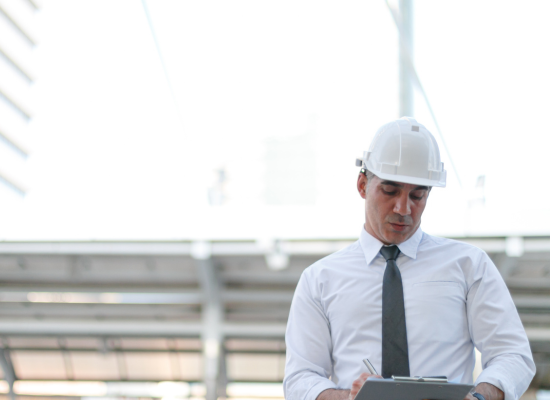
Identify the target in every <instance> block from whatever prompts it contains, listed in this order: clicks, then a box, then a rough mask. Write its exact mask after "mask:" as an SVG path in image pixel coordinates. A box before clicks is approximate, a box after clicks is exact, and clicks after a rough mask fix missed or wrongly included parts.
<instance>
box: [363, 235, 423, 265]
mask: <svg viewBox="0 0 550 400" xmlns="http://www.w3.org/2000/svg"><path fill="white" fill-rule="evenodd" d="M422 234H423V232H422V229H421V228H420V227H418V229H417V230H416V232H415V233H414V234H413V235H412V236H411V237H410V238H409V239H407V240H406V241H404V242H403V243H400V244H398V245H397V247H399V250H400V251H401V253H403V254H405V255H406V256H407V257H410V258H412V259H413V260H416V253H417V251H418V246H419V245H420V241H421V240H422ZM359 243H360V244H361V247H362V249H363V253H364V254H365V261H366V262H367V265H370V264H371V263H372V261H373V260H374V259H375V258H376V256H377V255H378V254H379V253H380V248H381V247H382V246H384V243H382V242H381V241H380V240H378V239H376V238H375V237H374V236H372V235H371V234H369V233H368V232H367V231H366V230H365V226H363V229H361V236H359Z"/></svg>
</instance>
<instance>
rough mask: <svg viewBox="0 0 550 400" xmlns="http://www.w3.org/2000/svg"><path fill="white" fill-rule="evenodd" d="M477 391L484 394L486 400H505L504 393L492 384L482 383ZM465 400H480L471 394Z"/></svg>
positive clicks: (477, 387)
mask: <svg viewBox="0 0 550 400" xmlns="http://www.w3.org/2000/svg"><path fill="white" fill-rule="evenodd" d="M475 391H476V392H478V393H479V394H482V395H483V397H485V400H504V392H503V391H502V390H500V389H499V388H497V387H496V386H494V385H491V384H490V383H486V382H482V383H480V384H479V385H477V386H476V388H475ZM464 400H478V399H477V398H476V397H474V396H472V395H471V394H470V393H468V394H467V395H466V397H465V398H464Z"/></svg>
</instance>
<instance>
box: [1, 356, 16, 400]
mask: <svg viewBox="0 0 550 400" xmlns="http://www.w3.org/2000/svg"><path fill="white" fill-rule="evenodd" d="M0 364H1V366H2V370H3V371H4V379H5V380H6V382H8V386H9V392H8V395H9V398H10V399H11V400H15V392H14V391H13V385H14V383H15V381H16V379H17V376H16V375H15V369H14V368H13V363H12V362H11V357H10V353H9V350H8V349H6V348H0Z"/></svg>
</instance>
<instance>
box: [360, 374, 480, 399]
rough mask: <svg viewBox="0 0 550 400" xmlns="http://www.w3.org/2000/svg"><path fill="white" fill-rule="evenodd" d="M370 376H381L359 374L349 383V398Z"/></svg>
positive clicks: (376, 376) (378, 376) (377, 376)
mask: <svg viewBox="0 0 550 400" xmlns="http://www.w3.org/2000/svg"><path fill="white" fill-rule="evenodd" d="M371 376H372V377H375V378H382V377H381V376H380V375H371V374H367V373H366V372H363V373H362V374H361V375H359V378H357V379H356V380H354V381H353V383H352V384H351V390H350V392H349V400H354V399H355V396H357V393H359V391H360V390H361V388H362V387H363V385H364V384H365V382H366V381H367V379H368V378H370V377H371ZM475 400H477V399H475ZM487 400H488V399H487Z"/></svg>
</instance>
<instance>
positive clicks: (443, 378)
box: [392, 375, 448, 383]
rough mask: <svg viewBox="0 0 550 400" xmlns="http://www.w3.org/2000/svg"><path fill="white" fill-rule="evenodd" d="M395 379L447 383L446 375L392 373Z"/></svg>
mask: <svg viewBox="0 0 550 400" xmlns="http://www.w3.org/2000/svg"><path fill="white" fill-rule="evenodd" d="M392 379H393V380H394V381H401V382H434V383H435V382H436V383H447V382H448V380H447V377H446V376H395V375H392Z"/></svg>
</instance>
